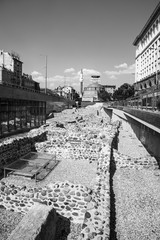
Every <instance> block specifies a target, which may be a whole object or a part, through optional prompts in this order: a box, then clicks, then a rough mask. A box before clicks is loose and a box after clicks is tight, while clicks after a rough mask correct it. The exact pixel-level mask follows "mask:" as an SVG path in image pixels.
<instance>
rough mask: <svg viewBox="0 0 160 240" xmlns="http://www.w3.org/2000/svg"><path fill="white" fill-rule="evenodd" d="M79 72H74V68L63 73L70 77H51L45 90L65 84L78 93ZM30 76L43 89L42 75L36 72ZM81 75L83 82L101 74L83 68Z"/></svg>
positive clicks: (43, 80)
mask: <svg viewBox="0 0 160 240" xmlns="http://www.w3.org/2000/svg"><path fill="white" fill-rule="evenodd" d="M80 72H81V71H78V72H76V70H75V69H74V68H68V69H65V70H64V73H70V75H67V76H64V75H55V76H52V77H48V78H47V88H50V89H55V88H56V87H58V86H64V84H66V85H70V86H72V87H74V88H75V89H76V90H77V91H79V84H80V83H79V79H80ZM31 75H32V77H33V80H35V81H37V82H39V83H40V88H44V87H45V76H43V75H42V73H40V72H38V71H33V72H32V73H31ZM83 75H84V81H88V79H91V76H92V75H101V73H100V72H99V71H97V70H94V69H87V68H84V69H83Z"/></svg>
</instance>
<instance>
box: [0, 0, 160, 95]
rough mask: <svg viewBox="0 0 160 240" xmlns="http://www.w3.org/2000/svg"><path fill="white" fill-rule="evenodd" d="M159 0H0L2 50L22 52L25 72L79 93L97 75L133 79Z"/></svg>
mask: <svg viewBox="0 0 160 240" xmlns="http://www.w3.org/2000/svg"><path fill="white" fill-rule="evenodd" d="M158 3H159V0H152V1H151V0H134V1H133V0H132V1H131V0H121V1H119V0H80V1H78V0H14V1H13V0H0V49H1V50H4V51H7V52H11V51H14V52H17V53H18V54H19V55H20V58H21V60H22V61H23V73H26V74H30V75H32V77H33V79H34V80H36V81H38V82H39V83H40V87H41V88H43V87H44V86H45V74H46V65H47V87H48V88H50V89H55V88H56V87H58V86H64V85H70V86H72V87H74V88H75V89H76V90H77V91H78V92H79V89H80V82H79V74H80V70H81V69H83V74H84V87H85V86H87V85H89V84H90V83H91V76H92V75H95V74H96V75H100V82H99V83H101V84H105V85H116V87H117V88H118V87H119V86H121V85H122V84H123V83H129V84H133V83H134V78H135V76H134V72H135V47H134V46H133V41H134V40H135V38H136V37H137V35H138V34H139V33H140V32H141V30H142V28H143V27H144V25H145V23H146V22H147V20H148V19H149V17H150V15H151V14H152V12H153V11H154V9H155V8H156V6H157V4H158ZM46 56H47V64H46Z"/></svg>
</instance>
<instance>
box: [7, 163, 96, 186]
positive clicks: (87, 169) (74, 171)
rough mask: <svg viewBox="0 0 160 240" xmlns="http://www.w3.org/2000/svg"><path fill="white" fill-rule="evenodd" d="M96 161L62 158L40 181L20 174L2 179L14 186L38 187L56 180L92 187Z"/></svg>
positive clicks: (94, 179)
mask: <svg viewBox="0 0 160 240" xmlns="http://www.w3.org/2000/svg"><path fill="white" fill-rule="evenodd" d="M96 170H97V162H96V161H95V162H92V163H89V161H88V160H86V161H85V160H83V159H79V160H73V159H62V160H61V161H60V162H59V164H58V165H57V166H56V167H55V168H54V169H53V170H52V171H51V172H50V173H49V175H48V176H47V177H46V178H45V179H44V180H43V181H40V182H35V180H34V179H32V180H31V179H29V178H28V179H27V178H26V177H21V176H12V175H11V176H9V177H7V178H4V179H3V181H4V182H6V183H9V184H14V185H16V186H27V187H38V186H41V187H42V186H45V185H47V184H48V183H55V182H57V181H61V182H62V181H66V180H67V181H70V182H72V183H74V184H82V185H85V186H87V187H89V188H92V187H93V186H94V184H95V181H96Z"/></svg>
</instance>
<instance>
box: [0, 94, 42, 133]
mask: <svg viewBox="0 0 160 240" xmlns="http://www.w3.org/2000/svg"><path fill="white" fill-rule="evenodd" d="M0 113H1V114H0V136H1V137H2V136H4V135H5V134H8V133H12V132H16V131H17V130H21V129H24V128H25V129H26V128H32V127H38V126H40V125H42V124H44V123H45V115H46V105H45V102H36V101H25V100H24V101H23V100H13V99H12V100H9V99H8V100H7V99H0Z"/></svg>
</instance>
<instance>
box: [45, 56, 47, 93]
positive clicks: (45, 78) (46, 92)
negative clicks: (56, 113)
mask: <svg viewBox="0 0 160 240" xmlns="http://www.w3.org/2000/svg"><path fill="white" fill-rule="evenodd" d="M45 57H46V76H45V94H46V93H47V55H46V56H45Z"/></svg>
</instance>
